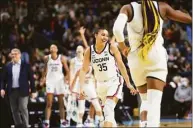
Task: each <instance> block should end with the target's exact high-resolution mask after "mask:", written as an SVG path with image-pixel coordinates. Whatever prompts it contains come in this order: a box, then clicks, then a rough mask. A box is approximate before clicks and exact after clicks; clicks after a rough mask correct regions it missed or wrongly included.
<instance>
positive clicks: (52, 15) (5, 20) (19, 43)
mask: <svg viewBox="0 0 193 128" xmlns="http://www.w3.org/2000/svg"><path fill="white" fill-rule="evenodd" d="M166 2H168V3H169V4H170V5H171V6H172V7H174V8H175V9H180V10H183V11H186V12H187V13H189V14H192V1H191V0H167V1H166ZM126 3H129V0H28V1H27V0H2V1H1V4H0V8H1V15H0V18H1V19H0V23H1V29H0V33H1V36H0V40H1V41H0V58H1V59H0V60H1V62H0V65H1V66H3V65H5V64H6V63H7V62H9V61H10V55H9V53H10V50H11V49H12V48H14V47H18V48H19V49H20V50H21V52H22V58H23V59H24V60H25V61H26V62H29V63H30V64H31V65H32V69H33V71H34V78H35V84H36V87H37V89H38V91H39V96H42V97H43V96H44V88H42V87H41V86H40V78H41V72H42V71H43V67H44V63H43V56H44V55H47V54H49V46H50V44H52V43H55V44H57V46H58V47H59V52H60V53H62V54H64V55H65V56H67V58H68V60H70V59H71V58H72V57H74V56H75V49H76V47H77V46H78V45H83V42H82V39H81V36H80V34H79V31H78V30H79V28H80V27H81V26H84V27H85V28H86V32H85V36H86V39H87V41H88V44H89V45H90V44H92V43H93V41H94V36H93V32H94V30H95V29H96V28H98V27H99V26H102V27H105V28H106V29H107V30H109V33H110V37H112V36H113V35H112V28H113V24H114V21H115V19H116V17H117V15H118V13H119V10H120V7H121V6H122V5H123V4H126ZM163 37H164V39H165V44H164V45H165V47H166V49H167V52H168V69H169V74H168V79H167V86H166V87H165V90H164V95H163V100H162V115H170V114H171V115H172V114H176V111H175V112H174V109H173V108H174V107H175V106H183V108H184V109H183V110H177V112H181V111H182V113H186V116H188V113H189V111H188V110H190V108H191V87H192V26H191V25H185V24H180V23H177V22H175V23H174V22H172V21H170V20H168V21H166V22H165V24H164V27H163ZM189 90H190V91H189ZM124 92H125V95H124V99H123V103H124V104H126V105H129V106H131V107H132V108H135V107H137V106H138V103H137V101H136V99H137V97H129V96H128V95H129V92H128V90H127V89H124ZM130 99H131V100H130ZM128 101H130V102H129V103H128ZM181 108H182V107H178V108H177V109H181ZM184 111H186V112H184ZM177 115H178V116H179V117H180V116H181V113H177ZM183 117H184V115H183V116H182V117H180V118H183Z"/></svg>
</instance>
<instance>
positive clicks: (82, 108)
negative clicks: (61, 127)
mask: <svg viewBox="0 0 193 128" xmlns="http://www.w3.org/2000/svg"><path fill="white" fill-rule="evenodd" d="M84 111H85V100H78V112H79V114H83V113H84Z"/></svg>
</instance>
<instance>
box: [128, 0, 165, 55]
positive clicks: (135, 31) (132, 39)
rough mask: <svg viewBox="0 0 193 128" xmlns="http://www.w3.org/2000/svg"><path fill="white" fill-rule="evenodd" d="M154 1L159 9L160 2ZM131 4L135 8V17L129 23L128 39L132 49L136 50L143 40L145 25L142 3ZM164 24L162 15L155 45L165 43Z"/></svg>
mask: <svg viewBox="0 0 193 128" xmlns="http://www.w3.org/2000/svg"><path fill="white" fill-rule="evenodd" d="M153 3H154V5H155V7H156V8H157V10H158V3H157V2H156V1H154V2H153ZM131 6H132V9H133V19H132V20H131V21H130V22H128V23H127V32H128V40H129V44H130V47H131V52H132V51H135V50H136V49H137V48H138V47H139V46H140V45H141V40H142V38H143V33H144V27H143V16H142V13H141V4H140V3H137V2H131ZM158 12H159V10H158ZM149 22H151V21H149ZM162 26H163V20H162V18H161V17H160V30H159V32H158V35H157V39H156V41H155V43H154V44H155V45H163V43H164V40H163V37H162Z"/></svg>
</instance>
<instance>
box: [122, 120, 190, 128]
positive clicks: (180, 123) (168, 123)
mask: <svg viewBox="0 0 193 128" xmlns="http://www.w3.org/2000/svg"><path fill="white" fill-rule="evenodd" d="M124 124H125V125H121V127H130V128H132V127H133V128H134V127H139V121H138V120H136V121H133V122H132V123H131V122H124ZM161 127H168V128H171V127H172V128H173V127H182V128H187V127H192V120H191V119H188V120H187V119H186V120H185V119H162V120H161Z"/></svg>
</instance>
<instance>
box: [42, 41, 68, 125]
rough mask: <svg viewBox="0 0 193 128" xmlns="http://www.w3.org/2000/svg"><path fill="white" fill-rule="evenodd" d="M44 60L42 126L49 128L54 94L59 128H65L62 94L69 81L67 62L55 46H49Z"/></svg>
mask: <svg viewBox="0 0 193 128" xmlns="http://www.w3.org/2000/svg"><path fill="white" fill-rule="evenodd" d="M44 60H45V65H46V66H45V71H44V73H43V74H42V76H43V79H44V81H45V82H46V93H47V99H46V109H45V121H44V124H43V127H44V128H48V127H50V123H49V119H50V116H51V107H52V101H53V96H54V94H56V95H57V97H58V103H59V110H60V127H65V126H67V121H65V112H64V101H63V97H64V92H65V83H68V80H69V68H68V65H67V60H66V58H65V57H64V56H62V55H60V54H58V48H57V46H56V45H54V44H53V45H51V46H50V54H49V55H48V56H45V57H44ZM63 67H64V69H65V72H66V76H64V73H63Z"/></svg>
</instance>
